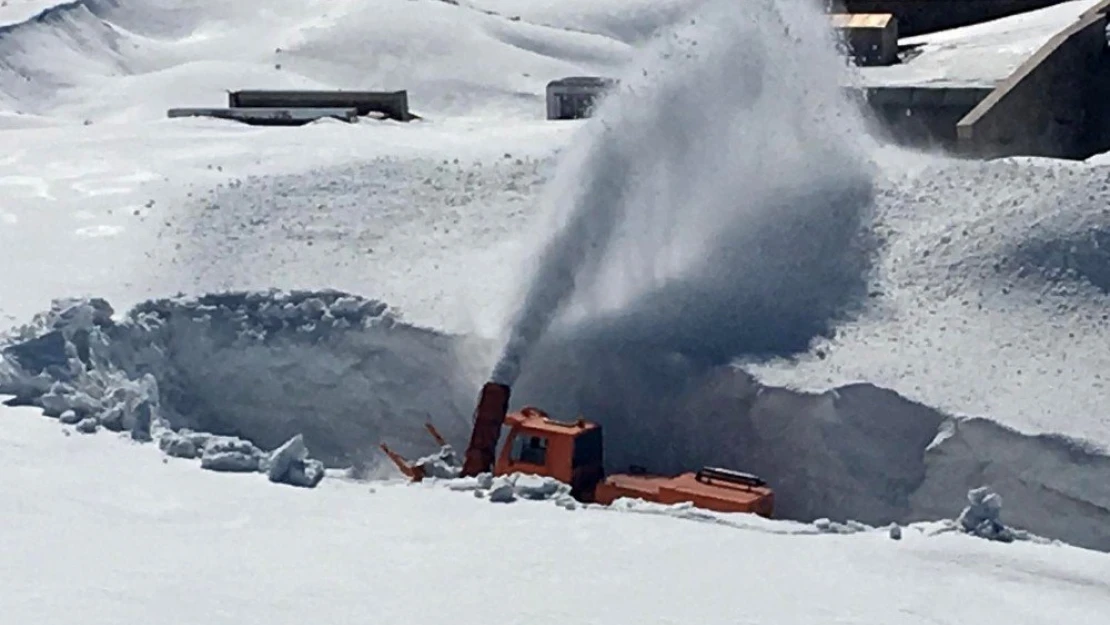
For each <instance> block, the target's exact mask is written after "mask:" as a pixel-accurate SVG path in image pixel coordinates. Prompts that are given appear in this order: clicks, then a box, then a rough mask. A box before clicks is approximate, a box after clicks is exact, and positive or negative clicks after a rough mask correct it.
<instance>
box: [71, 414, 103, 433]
mask: <svg viewBox="0 0 1110 625" xmlns="http://www.w3.org/2000/svg"><path fill="white" fill-rule="evenodd" d="M75 427H76V429H77V431H78V432H80V433H82V434H93V433H94V432H96V430H97V428H98V427H99V424H98V423H97V422H96V419H94V418H92V417H85V418H84V419H81V420H80V421H78V422H77V425H76V426H75Z"/></svg>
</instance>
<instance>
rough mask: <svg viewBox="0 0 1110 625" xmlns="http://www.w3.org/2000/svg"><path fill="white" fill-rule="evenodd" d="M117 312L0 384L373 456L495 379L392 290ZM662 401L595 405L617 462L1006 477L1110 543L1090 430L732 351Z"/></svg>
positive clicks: (944, 483) (808, 482) (764, 471)
mask: <svg viewBox="0 0 1110 625" xmlns="http://www.w3.org/2000/svg"><path fill="white" fill-rule="evenodd" d="M108 311H110V309H109V308H107V307H106V306H105V304H104V303H103V302H93V303H89V302H68V303H65V302H59V304H58V306H57V307H56V308H55V309H54V310H53V311H51V312H50V313H49V314H45V315H42V316H40V317H39V318H38V319H36V321H35V322H34V323H32V324H29V325H28V326H27V327H25V328H23V329H22V330H21V331H19V332H18V333H16V334H15V335H14V337H13V339H12V342H11V344H10V345H9V346H8V347H6V348H5V349H4V350H3V352H2V354H3V360H2V361H0V393H5V394H11V395H15V396H16V397H17V398H18V400H17V401H16V403H31V404H35V405H39V406H43V407H47V413H48V414H50V415H52V416H60V415H61V414H62V413H64V412H65V411H67V410H72V411H75V412H76V413H77V416H78V417H81V418H85V417H87V418H90V419H93V420H97V421H99V422H101V423H103V422H105V421H110V420H111V419H114V418H116V417H115V416H114V415H117V413H118V412H119V410H120V408H119V407H120V406H121V405H122V406H124V407H125V409H124V412H123V415H124V416H126V415H129V414H132V413H134V412H136V410H135V409H134V408H129V406H134V405H135V404H136V403H139V404H143V405H147V406H149V407H150V409H152V410H153V411H154V421H155V422H156V423H164V424H165V427H166V428H167V429H169V430H178V431H180V429H181V428H188V429H190V430H193V431H197V432H211V433H214V434H216V435H220V436H223V437H240V438H241V439H243V440H245V441H249V442H250V443H252V444H253V445H256V446H257V447H258V448H261V449H273V448H274V447H277V446H278V445H280V444H281V443H282V442H283V441H287V440H289V439H290V438H292V437H295V436H297V435H303V437H304V439H303V440H304V443H305V445H306V447H307V450H308V452H309V453H310V454H311V455H312V456H314V457H318V458H320V459H322V460H324V461H326V462H327V463H328V464H329V465H330V466H333V467H337V468H338V467H353V468H355V469H358V470H363V471H364V470H365V469H367V468H371V469H372V468H373V467H374V465H375V464H376V461H378V460H380V458H381V457H380V456H379V455H377V454H376V450H375V446H376V444H377V443H378V442H381V441H383V440H388V441H390V442H391V443H393V444H394V445H395V446H396V447H397V449H398V450H399V451H400V452H402V453H403V454H406V455H410V456H411V457H416V456H418V455H421V453H422V452H424V451H426V450H427V449H428V445H429V441H428V439H427V435H426V433H424V432H423V429H422V427H421V424H422V423H423V422H425V421H427V420H431V421H433V422H434V423H436V425H437V426H438V427H439V428H440V429H441V431H442V432H443V433H444V435H445V436H447V437H448V439H449V440H453V441H456V442H465V440H466V436H467V434H468V430H469V423H468V416H469V414H470V411H471V410H472V409H473V401H474V398H475V396H474V393H475V389H476V388H477V384H476V382H475V378H474V375H473V374H472V373H469V372H468V371H467V368H466V367H465V366H464V363H463V360H462V356H464V355H466V354H468V353H470V350H471V349H473V347H472V340H467V339H464V338H463V337H457V336H450V335H444V334H441V333H439V332H435V331H432V330H429V329H423V328H418V327H414V326H411V325H409V324H406V323H404V322H402V321H400V320H399V319H397V318H396V317H395V316H393V315H392V314H391V313H390V311H389V310H388V308H387V307H386V305H385V304H383V303H381V302H376V301H373V300H364V299H361V298H357V297H353V296H349V295H345V294H342V293H337V292H320V293H306V292H293V293H282V292H254V293H226V294H214V295H209V296H205V297H202V298H199V299H184V298H182V299H168V300H157V301H152V302H147V303H144V304H141V305H139V306H137V307H135V308H134V309H133V310H131V311H129V312H128V313H127V315H125V316H124V318H123V319H122V320H120V321H114V320H112V319H109V318H108V317H107V316H106V314H105V313H106V312H108ZM67 352H68V354H67ZM67 356H68V357H67ZM575 356H576V354H575V353H574V350H573V349H568V350H566V351H565V352H564V353H563V357H564V358H568V359H569V358H574V357H575ZM545 358H549V359H550V362H552V368H551V369H549V370H548V372H549V373H550V375H551V377H549V379H547V380H546V382H547V383H548V384H547V385H543V386H542V387H541V386H540V385H539V383H538V382H537V381H534V380H533V381H529V380H527V379H522V380H521V384H520V386H519V387H518V389H517V390H518V392H519V394H520V395H521V396H524V397H536V396H539V395H541V394H542V393H543V392H549V391H548V389H549V388H558V387H559V380H558V379H557V378H555V377H554V376H555V375H556V374H555V372H557V371H559V370H566V369H565V365H569V364H570V363H569V362H560V361H559V360H558V358H559V354H555V353H554V352H548V353H547V354H545ZM75 359H76V361H77V362H74V360H75ZM559 365H564V367H562V368H561V367H559ZM613 373H614V374H616V373H617V372H613ZM549 385H550V386H549ZM133 387H134V388H137V389H138V390H136V391H134V392H124V391H118V390H116V389H128V388H133ZM144 392H145V393H146V395H144V394H143V393H144ZM136 396H137V397H139V401H138V402H136V400H135V397H136ZM59 397H60V398H61V399H59ZM577 399H579V400H581V401H583V403H585V404H586V405H596V406H603V405H604V403H603V402H604V398H602V397H598V396H589V395H582V396H579V397H578V398H577ZM143 400H145V402H144V401H143ZM66 402H68V403H66ZM663 408H665V409H666V410H668V411H670V412H671V413H672V414H673V415H674V416H673V420H672V421H669V422H668V421H664V420H656V421H653V422H645V421H636V420H634V419H627V418H623V419H622V418H621V417H622V415H623V414H624V413H621V412H619V411H614V412H612V413H610V414H609V415H606V413H604V412H600V411H599V412H597V413H594V414H597V415H598V416H599V420H600V421H601V422H602V423H603V424H604V425H605V426H606V427H607V428H608V430H609V435H608V436H607V454H608V457H609V460H610V465H611V468H615V469H623V467H624V466H625V465H626V464H627V463H633V462H635V463H638V464H646V465H647V466H649V467H650V468H652V469H655V470H664V471H666V470H674V469H677V468H682V467H687V468H688V467H689V466H692V465H691V463H692V462H697V461H699V459H700V460H701V461H709V462H712V463H716V464H726V465H729V466H737V467H743V468H744V469H747V470H751V471H754V472H756V473H758V474H760V475H762V476H763V477H765V478H766V479H768V481H769V482H770V483H771V484H772V485H773V486H774V488H775V489H776V497H777V508H778V512H779V515H780V516H783V517H785V518H792V519H798V520H802V521H812V520H815V519H819V518H830V519H832V520H833V521H839V522H845V521H848V520H852V521H858V522H861V523H865V524H868V525H872V526H880V525H886V524H888V523H891V522H898V523H906V522H911V521H921V520H932V519H943V518H953V517H954V515H955V513H956V511H958V510H960V509H961V508H963V507H964V506H965V505H966V502H965V500H964V498H965V493H966V491H967V490H968V489H969V488H971V487H974V486H979V485H982V484H989V485H991V486H992V487H993V488H994V489H995V490H996V491H997V492H998V493H999V494H1001V495H1002V497H1003V498H1004V499H1005V500H1006V501H1007V503H1008V506H1007V511H1006V517H1005V521H1006V523H1007V524H1012V525H1013V526H1015V527H1017V528H1019V529H1023V530H1028V531H1030V532H1033V533H1034V534H1037V535H1042V536H1045V537H1048V538H1057V539H1062V540H1066V541H1068V542H1072V543H1075V544H1078V545H1082V546H1088V547H1093V548H1097V549H1102V550H1110V535H1108V533H1107V528H1108V527H1110V512H1108V510H1110V457H1107V456H1106V455H1105V454H1104V453H1102V452H1100V451H1098V450H1096V449H1092V448H1090V447H1089V446H1086V445H1084V444H1082V443H1080V442H1076V441H1070V440H1067V439H1064V438H1062V437H1055V436H1047V435H1040V436H1029V435H1024V434H1020V433H1018V432H1015V431H1012V430H1009V429H1006V428H1004V427H1002V426H1000V425H998V424H996V423H994V422H991V421H988V420H984V419H956V418H952V417H949V416H946V415H944V414H942V413H940V412H937V411H935V410H933V409H930V408H928V407H925V406H922V405H919V404H914V403H911V402H909V401H907V400H906V399H904V398H902V397H900V396H898V395H897V394H895V393H893V392H891V391H886V390H882V389H879V388H877V387H874V386H871V385H862V384H860V385H852V386H847V387H841V388H838V389H836V390H834V391H829V392H827V393H823V394H819V395H808V394H802V393H798V392H795V391H790V390H786V389H781V388H774V387H767V386H764V385H761V384H759V383H757V382H756V381H755V380H754V379H753V378H751V377H750V376H749V375H748V374H746V373H744V372H743V371H742V370H739V369H734V368H732V367H722V368H718V369H716V370H713V371H711V372H710V373H709V374H707V375H704V376H702V377H700V378H698V379H695V380H692V381H690V382H689V386H688V389H687V392H686V393H684V394H683V395H681V396H680V397H678V398H677V399H676V400H675V401H674V402H672V403H670V404H668V405H666V406H664V407H663ZM653 414H659V413H653ZM130 421H133V419H131V420H129V421H125V422H124V428H128V429H132V430H133V429H134V425H133V424H132V423H131V422H130ZM679 425H681V429H672V428H675V427H677V426H679ZM117 429H119V428H117ZM704 432H713V433H715V435H713V436H704V435H700V434H699V433H704ZM155 436H163V435H160V434H159V432H158V430H157V428H155ZM164 436H169V435H168V434H164ZM178 436H180V435H178ZM661 439H666V440H669V441H670V444H669V445H664V444H663V443H662V441H661ZM219 440H226V439H219ZM162 444H163V448H164V449H165V448H166V446H167V445H168V443H162ZM202 447H203V446H202ZM661 449H669V450H670V451H669V453H666V454H660V453H659V450H661ZM252 453H253V452H251V453H248V454H247V455H248V456H250V455H252ZM258 455H259V456H260V455H261V452H258ZM249 469H250V470H260V471H266V470H267V466H266V465H263V464H259V465H251V466H250V467H249Z"/></svg>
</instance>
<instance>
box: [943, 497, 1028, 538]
mask: <svg viewBox="0 0 1110 625" xmlns="http://www.w3.org/2000/svg"><path fill="white" fill-rule="evenodd" d="M967 501H968V503H969V504H970V505H968V507H966V508H964V509H963V511H962V512H961V513H960V516H959V518H958V519H957V520H956V522H957V524H958V525H959V527H960V529H962V530H963V531H964V532H965V533H967V534H973V535H975V536H978V537H980V538H986V539H987V540H997V541H1000V542H1006V543H1008V542H1013V540H1014V533H1013V532H1012V531H1010V530H1009V528H1007V527H1006V526H1005V525H1003V524H1002V521H1001V516H1002V497H1000V496H999V495H998V493H995V492H994V491H992V490H991V489H990V488H988V487H986V486H980V487H979V488H973V489H971V490H969V491H967Z"/></svg>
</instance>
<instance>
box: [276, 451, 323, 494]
mask: <svg viewBox="0 0 1110 625" xmlns="http://www.w3.org/2000/svg"><path fill="white" fill-rule="evenodd" d="M323 479H324V463H323V462H320V461H319V460H314V459H312V458H305V459H304V460H294V461H292V462H291V463H289V471H288V472H286V474H285V479H284V480H283V481H284V482H285V483H286V484H292V485H293V486H301V487H303V488H315V487H316V485H317V484H319V483H320V481H321V480H323Z"/></svg>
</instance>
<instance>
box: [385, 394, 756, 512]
mask: <svg viewBox="0 0 1110 625" xmlns="http://www.w3.org/2000/svg"><path fill="white" fill-rule="evenodd" d="M508 409H509V387H508V386H505V385H504V384H497V383H495V382H487V383H486V384H485V385H484V386H483V387H482V392H481V395H480V396H479V398H478V406H477V408H476V409H475V411H474V428H473V430H472V431H471V434H470V443H469V444H468V446H467V449H466V454H465V456H464V458H463V466H462V472H461V476H462V477H473V476H476V475H479V474H481V473H488V472H491V471H492V473H493V474H494V475H508V474H511V473H527V474H532V475H540V476H545V477H551V478H554V479H556V480H559V481H560V482H563V483H565V484H569V485H570V487H571V496H573V497H574V498H575V499H577V500H578V501H581V502H583V503H599V504H605V505H608V504H611V503H612V502H614V501H616V500H617V499H620V498H622V497H628V498H632V499H642V500H644V501H650V502H656V503H661V504H677V503H691V504H693V505H694V506H696V507H699V508H703V509H706V510H713V511H717V512H751V513H755V514H758V515H760V516H765V517H770V516H771V514H772V512H773V509H774V500H775V495H774V492H773V491H772V490H771V489H770V488H769V487H768V486H767V483H766V482H764V481H763V480H762V479H760V478H758V477H756V476H754V475H751V474H749V473H742V472H739V471H733V470H731V469H721V468H715V467H704V468H702V469H699V470H698V471H696V472H688V473H683V474H681V475H678V476H674V477H666V476H661V475H649V474H648V473H647V471H646V470H644V469H642V468H639V467H633V468H632V469H631V470H630V471H629V472H628V473H619V474H613V475H608V476H607V475H606V474H605V469H604V464H603V460H604V449H603V444H602V434H601V432H602V429H601V426H600V425H599V424H597V423H592V422H589V421H586V420H585V419H581V418H579V419H578V420H577V421H573V422H566V421H556V420H555V419H552V418H551V417H550V416H548V414H547V413H545V412H543V411H542V410H540V409H538V408H534V407H531V406H529V407H526V408H523V409H522V410H520V411H519V412H514V413H512V414H508ZM504 425H508V426H509V434H508V436H507V437H506V440H505V445H504V446H503V447H502V449H501V454H500V455H497V453H496V452H497V444H498V439H499V438H500V434H501V428H502V427H503V426H504ZM425 427H426V428H427V429H428V431H429V432H430V433H431V434H432V437H433V438H435V440H436V442H437V443H438V444H439V445H440V446H443V445H445V444H446V442H445V441H444V439H443V437H442V436H440V435H439V433H438V432H437V431H436V429H435V427H434V426H433V425H432V424H430V423H429V424H426V425H425ZM381 448H382V450H383V451H384V452H385V453H386V455H388V456H389V458H390V459H391V460H392V461H393V463H394V464H396V465H397V468H398V469H400V470H401V472H402V473H403V474H405V475H406V476H407V477H408V478H409V479H411V480H413V481H415V482H419V481H421V480H423V479H424V478H425V477H426V475H425V472H424V469H423V467H421V466H418V465H414V464H412V463H411V462H409V461H407V460H405V459H404V458H403V457H401V456H400V455H399V454H397V453H396V452H394V451H393V450H391V449H390V448H389V447H388V446H387V445H385V444H384V443H383V444H382V445H381Z"/></svg>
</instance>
